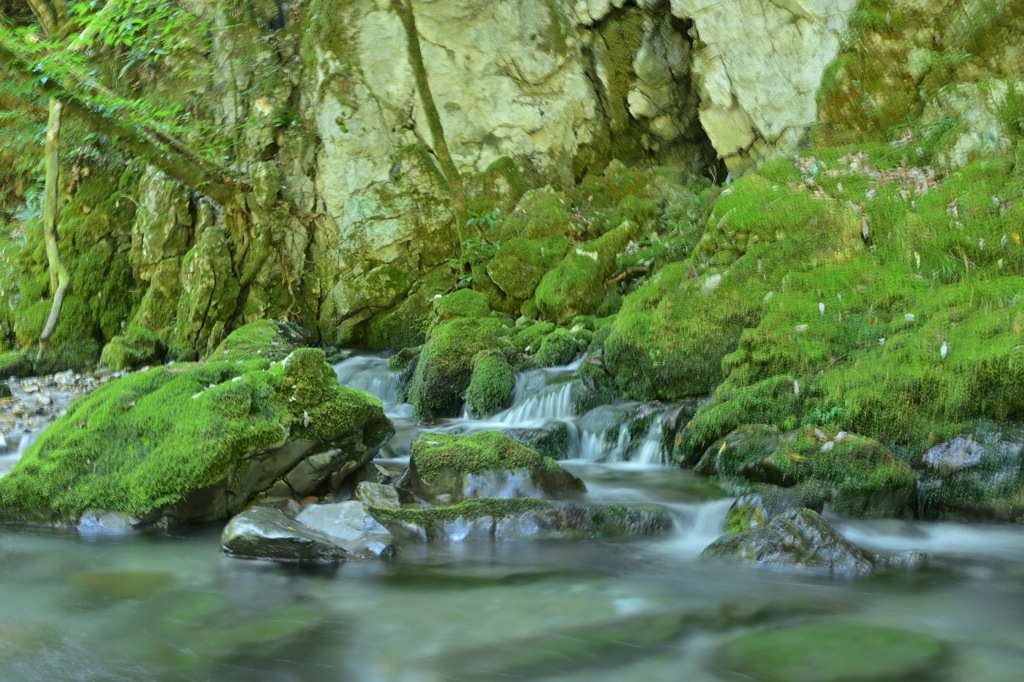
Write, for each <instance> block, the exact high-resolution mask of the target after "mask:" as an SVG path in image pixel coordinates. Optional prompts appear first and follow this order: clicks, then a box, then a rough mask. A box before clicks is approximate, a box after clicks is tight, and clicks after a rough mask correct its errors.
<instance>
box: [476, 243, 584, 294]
mask: <svg viewBox="0 0 1024 682" xmlns="http://www.w3.org/2000/svg"><path fill="white" fill-rule="evenodd" d="M568 247H569V240H568V239H567V238H566V237H564V236H555V237H548V238H546V239H526V238H524V237H513V238H512V239H510V240H508V241H507V242H503V243H502V244H501V246H500V247H499V248H498V252H497V253H496V254H495V255H494V258H492V259H491V260H490V261H489V262H488V263H487V274H488V275H490V278H491V280H492V281H493V282H494V283H495V284H496V285H497V286H498V288H499V289H501V290H502V292H503V293H504V294H505V295H506V296H508V297H510V298H512V299H515V300H517V301H519V302H522V301H525V300H527V299H528V298H531V297H532V296H533V293H534V291H536V289H537V285H538V284H540V281H541V278H542V277H544V275H545V274H547V273H548V272H549V271H550V270H551V269H552V268H554V267H555V266H556V265H558V263H559V261H561V259H562V256H564V255H565V252H566V249H567V248H568Z"/></svg>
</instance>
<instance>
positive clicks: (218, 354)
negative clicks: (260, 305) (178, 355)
mask: <svg viewBox="0 0 1024 682" xmlns="http://www.w3.org/2000/svg"><path fill="white" fill-rule="evenodd" d="M309 340H310V337H309V332H307V331H306V330H305V329H302V328H301V327H299V326H297V325H294V324H291V323H288V322H275V321H273V320H257V321H255V322H250V323H249V324H247V325H244V326H242V327H239V328H238V329H236V330H235V331H233V332H231V334H229V335H228V337H227V338H226V339H224V340H223V341H222V342H221V343H220V345H218V346H217V347H216V348H215V349H214V350H213V352H212V353H210V358H209V359H210V361H211V362H221V361H223V362H237V361H238V360H243V361H250V360H257V359H258V360H283V359H284V358H285V357H287V356H288V355H289V354H290V353H291V352H292V351H293V350H295V349H296V348H299V347H301V346H303V345H306V344H308V343H309Z"/></svg>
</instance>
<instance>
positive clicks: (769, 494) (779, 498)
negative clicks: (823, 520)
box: [724, 482, 828, 533]
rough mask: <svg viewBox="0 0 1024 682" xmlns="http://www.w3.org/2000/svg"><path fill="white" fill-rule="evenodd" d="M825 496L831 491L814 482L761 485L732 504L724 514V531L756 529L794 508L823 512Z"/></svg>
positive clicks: (826, 497)
mask: <svg viewBox="0 0 1024 682" xmlns="http://www.w3.org/2000/svg"><path fill="white" fill-rule="evenodd" d="M826 499H828V490H827V489H826V488H825V487H824V486H822V485H820V484H817V483H813V482H812V483H807V484H802V485H795V486H793V487H791V488H780V487H779V486H774V485H766V486H760V487H759V488H758V489H757V491H756V492H752V493H747V494H746V495H741V496H740V497H738V498H736V501H735V502H733V503H732V506H730V507H729V511H727V512H726V513H725V523H724V528H725V532H726V533H741V532H743V531H745V530H753V529H754V528H758V527H760V526H763V525H764V524H766V523H768V522H769V521H771V520H772V519H773V518H775V517H776V516H778V515H779V514H782V513H784V512H788V511H790V510H793V509H810V510H811V511H814V512H817V513H819V514H820V513H821V512H822V510H823V509H824V507H825V500H826Z"/></svg>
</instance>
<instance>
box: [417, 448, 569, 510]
mask: <svg viewBox="0 0 1024 682" xmlns="http://www.w3.org/2000/svg"><path fill="white" fill-rule="evenodd" d="M409 481H410V483H409V485H410V488H411V490H412V492H414V493H415V494H416V495H417V496H419V497H420V498H421V499H424V500H426V501H427V502H430V503H432V504H437V503H445V504H451V503H456V502H461V501H463V500H467V499H473V498H480V497H554V498H564V497H572V496H576V495H579V494H580V493H583V492H585V491H586V486H585V485H584V484H583V481H581V480H580V479H579V478H577V477H576V476H574V475H572V474H571V473H569V472H568V471H566V470H565V469H563V468H562V467H561V466H560V465H559V464H558V463H557V462H556V461H555V460H553V459H551V458H549V457H543V456H542V455H540V453H538V452H537V451H536V450H534V449H533V448H530V447H527V446H526V445H523V444H522V443H519V442H517V441H515V440H513V439H512V438H509V437H508V436H507V435H505V434H504V433H501V432H500V431H481V432H479V433H476V434H474V435H472V436H462V435H453V434H446V433H431V434H423V435H421V436H419V437H418V438H417V439H416V440H415V441H413V443H412V457H411V459H410V461H409Z"/></svg>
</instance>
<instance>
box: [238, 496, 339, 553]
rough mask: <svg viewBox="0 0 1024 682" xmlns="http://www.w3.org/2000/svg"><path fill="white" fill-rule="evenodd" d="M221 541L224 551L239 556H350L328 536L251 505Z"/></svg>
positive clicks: (269, 510) (281, 514)
mask: <svg viewBox="0 0 1024 682" xmlns="http://www.w3.org/2000/svg"><path fill="white" fill-rule="evenodd" d="M220 544H221V548H222V549H223V550H224V552H225V553H226V554H229V555H231V556H235V557H239V558H242V559H272V560H274V561H286V562H296V563H317V564H319V563H333V562H339V561H345V560H346V559H348V558H349V553H348V552H346V551H345V550H344V549H343V548H342V547H340V546H339V545H338V544H337V543H336V542H335V540H334V539H333V538H332V537H331V536H329V535H327V534H326V533H322V532H320V531H318V530H314V529H312V528H309V527H308V526H306V525H304V524H302V523H300V522H298V521H296V520H295V519H293V518H291V517H289V516H287V515H286V514H285V513H284V512H281V511H278V510H277V509H271V508H270V507H253V508H252V509H249V510H247V511H244V512H242V513H241V514H239V515H238V516H236V517H235V518H233V519H231V521H229V522H228V525H227V526H225V528H224V532H223V533H222V534H221V538H220Z"/></svg>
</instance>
